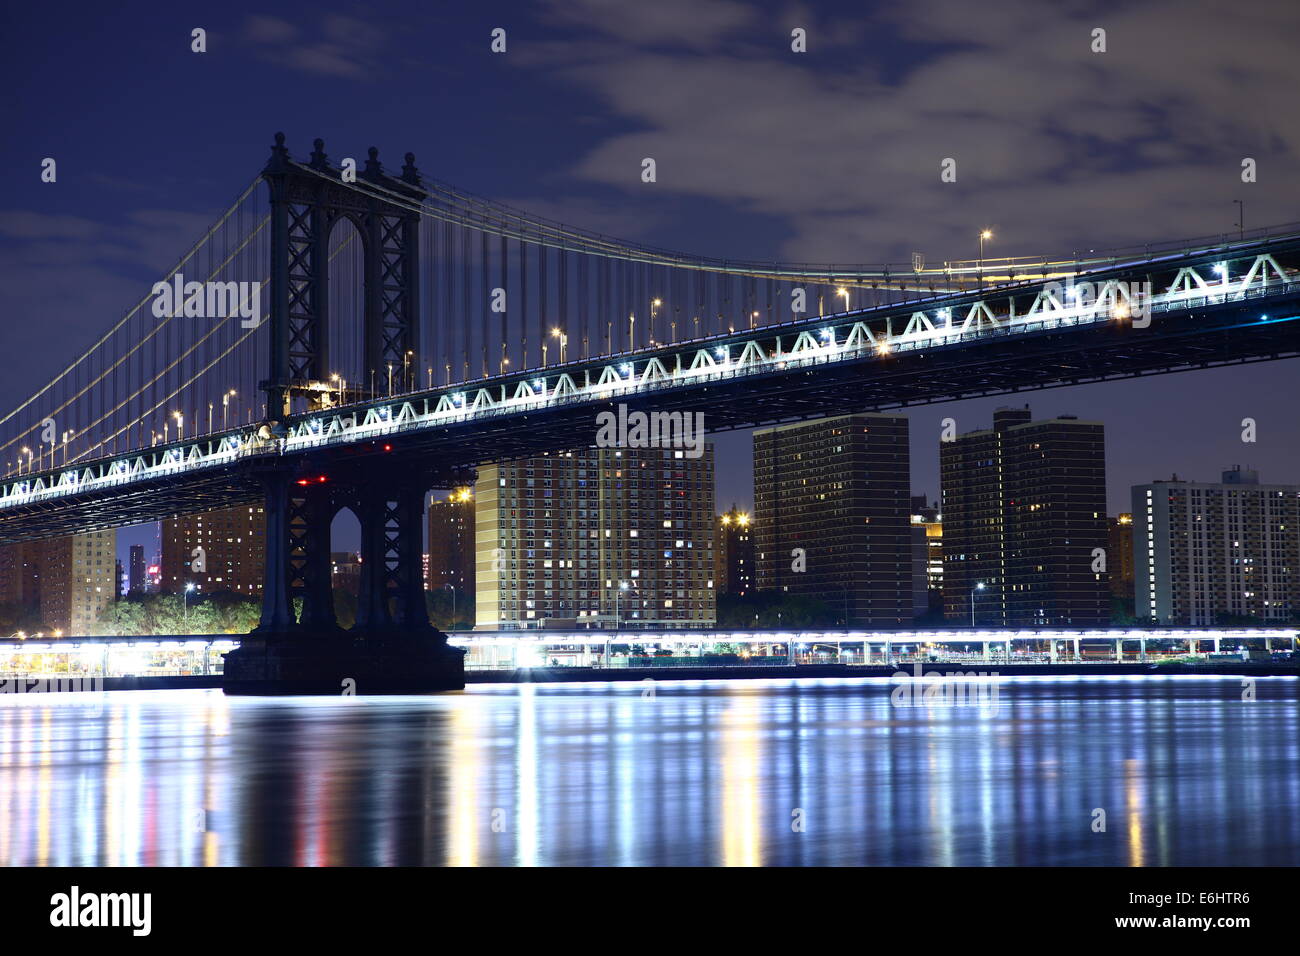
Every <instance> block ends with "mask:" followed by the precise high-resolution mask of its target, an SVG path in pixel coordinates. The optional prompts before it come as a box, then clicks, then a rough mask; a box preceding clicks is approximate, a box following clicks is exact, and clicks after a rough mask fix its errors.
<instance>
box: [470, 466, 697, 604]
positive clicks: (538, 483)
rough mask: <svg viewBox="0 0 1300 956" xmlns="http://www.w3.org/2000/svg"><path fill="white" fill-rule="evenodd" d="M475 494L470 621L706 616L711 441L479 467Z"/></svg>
mask: <svg viewBox="0 0 1300 956" xmlns="http://www.w3.org/2000/svg"><path fill="white" fill-rule="evenodd" d="M475 498H476V499H477V502H476V507H475V524H476V532H475V539H476V565H477V566H476V568H475V571H474V581H475V592H476V599H475V622H476V626H477V627H479V628H480V629H497V628H516V627H519V628H525V627H572V626H578V627H583V626H587V627H615V626H620V627H646V626H668V627H708V626H711V625H713V624H714V623H715V622H716V620H717V611H716V605H715V600H714V589H713V549H712V543H713V541H712V539H713V520H714V519H713V446H712V444H711V443H706V444H705V446H704V453H703V454H702V455H701V456H700V457H699V458H687V457H685V454H684V453H683V452H681V451H676V450H668V449H659V448H644V449H641V448H637V449H626V448H623V449H620V448H588V449H583V450H579V451H570V452H562V453H558V454H552V455H541V456H538V457H534V458H526V459H520V460H517V461H508V462H503V463H500V464H496V465H488V466H483V467H480V468H479V470H478V483H477V485H476V486H475Z"/></svg>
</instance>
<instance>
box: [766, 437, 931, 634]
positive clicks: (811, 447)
mask: <svg viewBox="0 0 1300 956" xmlns="http://www.w3.org/2000/svg"><path fill="white" fill-rule="evenodd" d="M907 433H908V423H907V419H906V418H904V417H902V416H895V415H878V414H861V415H845V416H840V417H836V418H824V419H820V420H817V421H812V422H800V423H796V424H791V425H780V426H778V427H775V428H763V429H759V430H757V431H755V432H754V522H755V544H756V550H757V568H758V580H757V583H758V587H759V588H760V589H768V588H775V589H780V590H783V591H788V592H790V593H792V594H802V595H808V596H811V597H816V598H819V599H821V600H823V601H825V602H826V604H827V605H828V606H829V607H830V608H832V609H834V610H835V611H836V613H837V616H840V617H844V618H846V619H847V623H848V625H849V626H859V627H860V626H874V627H896V626H901V625H908V624H911V623H912V619H913V614H914V608H913V605H912V600H913V599H912V576H913V536H912V532H911V527H910V524H911V522H910V497H911V489H910V486H909V460H908V438H907Z"/></svg>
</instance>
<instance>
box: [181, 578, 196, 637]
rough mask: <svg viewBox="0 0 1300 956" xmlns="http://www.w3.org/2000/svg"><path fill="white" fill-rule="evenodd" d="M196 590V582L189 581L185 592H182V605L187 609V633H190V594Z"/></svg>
mask: <svg viewBox="0 0 1300 956" xmlns="http://www.w3.org/2000/svg"><path fill="white" fill-rule="evenodd" d="M193 590H194V582H193V581H187V582H186V584H185V590H184V591H182V592H181V605H182V606H183V607H184V608H185V633H186V634H188V633H189V632H190V592H191V591H193Z"/></svg>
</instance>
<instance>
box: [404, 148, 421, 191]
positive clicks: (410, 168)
mask: <svg viewBox="0 0 1300 956" xmlns="http://www.w3.org/2000/svg"><path fill="white" fill-rule="evenodd" d="M402 181H403V182H407V183H410V184H411V185H412V186H419V185H420V171H419V170H418V169H416V168H415V154H414V153H407V154H406V165H405V166H403V167H402Z"/></svg>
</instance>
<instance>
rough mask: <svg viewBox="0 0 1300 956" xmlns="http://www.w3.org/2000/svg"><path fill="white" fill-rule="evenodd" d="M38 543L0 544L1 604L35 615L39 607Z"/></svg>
mask: <svg viewBox="0 0 1300 956" xmlns="http://www.w3.org/2000/svg"><path fill="white" fill-rule="evenodd" d="M39 554H40V542H39V541H28V542H20V543H18V544H6V545H0V604H9V605H11V606H13V608H15V609H20V610H26V611H30V612H35V611H37V610H39V608H40V604H41V588H40V575H39V574H38V573H37V567H38V565H37V558H38V557H39Z"/></svg>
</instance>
